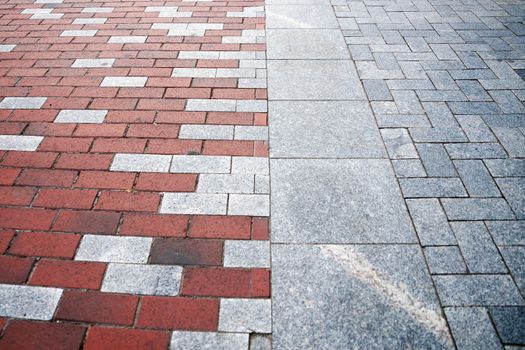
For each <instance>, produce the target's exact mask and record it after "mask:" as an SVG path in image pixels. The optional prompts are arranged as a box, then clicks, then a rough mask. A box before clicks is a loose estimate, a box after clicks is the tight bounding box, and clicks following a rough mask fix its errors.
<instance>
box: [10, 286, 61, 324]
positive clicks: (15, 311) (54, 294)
mask: <svg viewBox="0 0 525 350" xmlns="http://www.w3.org/2000/svg"><path fill="white" fill-rule="evenodd" d="M61 296H62V289H58V288H44V287H33V286H16V285H8V284H0V316H2V317H12V318H27V319H34V320H50V319H51V318H53V315H54V313H55V310H56V307H57V305H58V301H59V300H60V297H61Z"/></svg>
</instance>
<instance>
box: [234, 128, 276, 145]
mask: <svg viewBox="0 0 525 350" xmlns="http://www.w3.org/2000/svg"><path fill="white" fill-rule="evenodd" d="M234 139H235V140H254V141H266V140H268V127H266V126H248V125H237V126H235V136H234Z"/></svg>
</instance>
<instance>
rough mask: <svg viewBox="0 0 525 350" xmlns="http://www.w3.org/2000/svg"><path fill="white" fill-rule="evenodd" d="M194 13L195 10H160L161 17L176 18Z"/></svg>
mask: <svg viewBox="0 0 525 350" xmlns="http://www.w3.org/2000/svg"><path fill="white" fill-rule="evenodd" d="M192 14H193V12H171V11H169V12H159V17H164V18H166V17H168V18H169V17H173V18H176V17H191V15H192Z"/></svg>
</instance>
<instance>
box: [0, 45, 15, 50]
mask: <svg viewBox="0 0 525 350" xmlns="http://www.w3.org/2000/svg"><path fill="white" fill-rule="evenodd" d="M15 47H16V45H0V52H11V51H13V49H14V48H15Z"/></svg>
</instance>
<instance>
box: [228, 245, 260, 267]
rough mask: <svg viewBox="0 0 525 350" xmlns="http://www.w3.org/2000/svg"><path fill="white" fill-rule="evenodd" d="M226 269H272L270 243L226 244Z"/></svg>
mask: <svg viewBox="0 0 525 350" xmlns="http://www.w3.org/2000/svg"><path fill="white" fill-rule="evenodd" d="M224 267H246V268H252V267H260V268H269V267H270V242H269V241H239V240H226V241H225V242H224Z"/></svg>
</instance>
